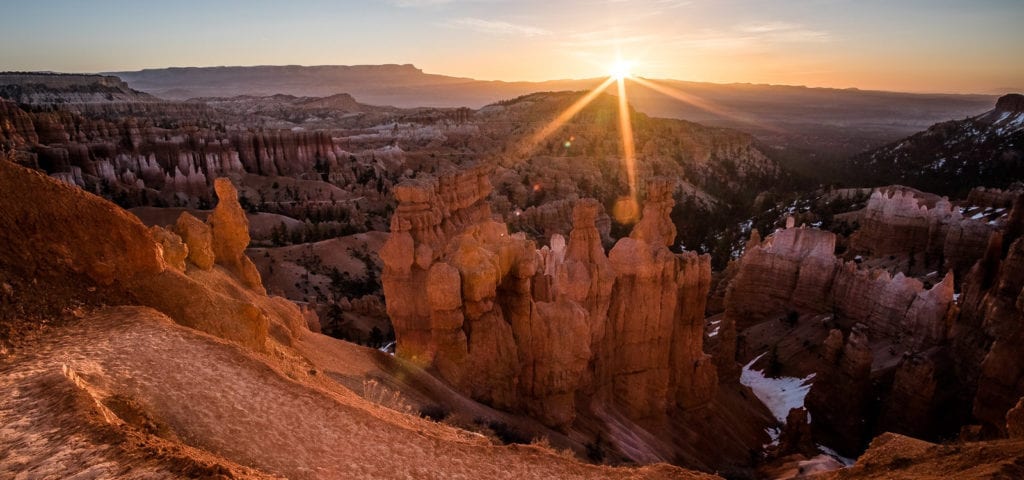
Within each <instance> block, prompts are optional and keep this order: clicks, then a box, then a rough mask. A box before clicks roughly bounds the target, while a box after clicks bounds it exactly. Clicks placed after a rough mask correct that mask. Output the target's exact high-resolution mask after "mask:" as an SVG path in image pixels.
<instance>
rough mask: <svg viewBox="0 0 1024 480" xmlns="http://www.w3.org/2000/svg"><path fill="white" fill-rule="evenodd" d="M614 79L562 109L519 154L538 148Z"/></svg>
mask: <svg viewBox="0 0 1024 480" xmlns="http://www.w3.org/2000/svg"><path fill="white" fill-rule="evenodd" d="M614 81H615V79H614V78H610V77H609V78H607V79H605V81H603V82H601V84H600V85H598V86H597V87H595V88H594V89H593V90H591V91H589V92H587V94H586V95H584V96H582V97H580V98H579V100H576V101H575V102H574V103H573V104H572V105H570V106H569V108H566V109H565V110H563V111H562V113H559V114H558V116H557V117H555V118H554V120H551V122H549V123H548V124H547V125H545V126H544V127H543V128H541V129H540V130H538V131H537V132H536V133H534V134H533V135H530V136H529V137H528V138H527V139H526V141H525V142H524V143H523V145H522V147H521V151H520V153H519V155H520V156H523V155H528V154H530V153H531V152H533V150H534V149H535V148H537V145H540V143H541V142H543V141H544V140H545V139H546V138H548V137H550V136H551V134H552V133H555V131H556V130H558V129H559V128H561V127H562V125H565V123H566V122H568V121H569V120H570V119H572V117H574V116H575V115H576V114H577V113H580V110H583V108H584V107H586V106H587V105H589V104H590V102H592V101H594V99H595V98H597V96H598V95H600V94H601V93H602V92H604V90H605V89H606V88H608V86H610V85H611V84H612V82H614Z"/></svg>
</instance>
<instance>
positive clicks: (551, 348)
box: [380, 168, 717, 427]
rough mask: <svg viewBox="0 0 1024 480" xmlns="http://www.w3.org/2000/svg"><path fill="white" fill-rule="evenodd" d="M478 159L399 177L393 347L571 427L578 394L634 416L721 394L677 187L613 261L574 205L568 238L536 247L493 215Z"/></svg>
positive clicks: (494, 398) (458, 381) (706, 266)
mask: <svg viewBox="0 0 1024 480" xmlns="http://www.w3.org/2000/svg"><path fill="white" fill-rule="evenodd" d="M486 175H487V172H486V170H484V169H483V168H477V169H471V170H468V171H463V172H459V173H455V174H449V175H444V176H442V177H440V178H438V179H436V180H433V179H431V180H423V179H421V180H415V181H410V182H406V183H405V184H402V185H399V186H397V187H396V188H395V189H394V191H395V195H396V197H397V198H398V200H399V206H398V209H397V210H396V212H395V215H394V216H393V217H392V223H391V229H392V235H391V237H390V239H389V240H388V243H387V244H385V246H384V247H383V248H382V249H381V252H380V255H381V259H382V260H383V261H384V265H385V268H384V274H383V283H384V293H385V297H386V299H387V309H388V314H389V316H390V317H391V320H392V323H393V324H394V328H395V335H396V338H397V340H398V349H397V354H398V355H400V356H402V357H405V358H407V359H410V360H413V361H415V362H418V363H420V364H422V365H424V366H427V367H430V368H433V369H434V370H436V371H437V372H438V374H439V375H440V376H441V377H442V378H443V379H445V380H446V381H448V382H449V383H451V384H452V385H453V386H455V387H456V388H457V389H459V390H460V391H463V392H465V393H467V394H469V395H470V396H472V397H473V398H475V399H478V400H481V401H484V402H486V403H489V404H491V405H494V406H496V407H499V408H507V409H513V410H520V411H525V412H527V413H528V414H530V415H531V416H533V417H535V418H537V419H539V420H541V421H542V422H544V423H545V424H548V425H551V426H554V427H565V426H567V425H568V424H570V423H571V422H572V421H573V419H574V418H575V416H576V413H577V412H576V408H577V407H576V405H577V403H578V402H577V396H578V394H581V393H585V394H587V395H588V398H590V399H591V401H592V402H597V403H599V404H601V405H602V406H603V407H602V408H607V407H611V408H615V409H617V410H618V411H620V412H622V413H623V414H625V415H626V416H627V417H629V418H632V419H648V418H656V417H662V416H664V415H665V414H666V413H667V412H668V410H669V409H670V408H674V407H681V408H690V407H695V406H699V405H703V404H705V403H707V402H708V401H709V399H710V398H711V397H712V396H713V395H714V393H715V391H716V385H717V378H716V375H715V370H714V367H713V365H712V364H711V362H710V359H709V357H708V356H707V355H705V354H704V353H703V351H701V339H702V334H703V324H702V321H701V320H702V318H703V312H704V304H705V301H706V297H707V292H708V289H709V286H710V275H711V269H710V263H709V260H708V258H707V257H706V256H698V255H696V254H693V253H690V254H685V255H677V254H673V253H671V252H670V251H669V250H668V247H667V246H668V245H669V244H671V242H672V240H673V239H674V238H675V231H674V228H673V227H672V223H671V221H670V219H669V217H668V214H669V212H670V211H671V208H672V204H673V202H672V196H671V194H672V192H671V185H670V184H669V183H664V182H655V183H652V184H651V185H650V186H649V189H648V199H647V204H646V206H645V209H644V214H643V218H642V219H641V221H640V222H639V223H638V224H637V226H636V228H635V229H634V232H633V234H632V235H631V236H630V238H625V239H622V240H621V241H620V242H619V243H618V244H617V245H616V246H615V248H613V249H612V251H611V253H610V255H609V256H605V253H604V250H603V249H602V247H601V234H600V232H599V230H598V227H597V224H596V220H597V218H598V215H599V213H600V205H599V204H598V203H597V202H596V201H593V200H580V201H578V202H576V205H575V208H574V209H573V214H572V218H573V228H572V231H571V232H570V234H569V239H568V241H566V240H565V239H564V237H562V236H560V235H555V236H553V237H552V238H551V242H550V243H551V244H550V246H545V247H543V248H541V249H539V250H538V249H537V247H536V245H535V243H534V242H533V241H531V240H527V239H526V237H525V236H524V235H522V234H509V232H508V229H507V227H506V226H505V225H504V224H502V223H498V222H495V221H493V220H491V219H490V209H489V207H488V205H487V203H486V201H485V198H486V196H487V195H488V194H489V193H490V183H489V182H488V180H487V177H486Z"/></svg>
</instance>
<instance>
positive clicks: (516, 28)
mask: <svg viewBox="0 0 1024 480" xmlns="http://www.w3.org/2000/svg"><path fill="white" fill-rule="evenodd" d="M448 26H450V27H455V28H462V29H466V30H472V31H474V32H479V33H486V34H489V35H517V36H522V37H539V36H543V35H550V34H551V32H550V31H548V30H545V29H543V28H540V27H535V26H532V25H521V24H517V23H509V22H503V21H500V20H486V19H483V18H474V17H462V18H456V19H453V20H451V21H449V22H448Z"/></svg>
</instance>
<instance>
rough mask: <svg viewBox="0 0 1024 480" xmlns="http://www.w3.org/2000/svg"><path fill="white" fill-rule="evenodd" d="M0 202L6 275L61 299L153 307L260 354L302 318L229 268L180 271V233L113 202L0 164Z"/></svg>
mask: <svg viewBox="0 0 1024 480" xmlns="http://www.w3.org/2000/svg"><path fill="white" fill-rule="evenodd" d="M225 192H226V191H225ZM0 204H2V205H4V208H3V209H0V244H2V245H3V248H2V249H0V267H2V270H3V271H4V272H5V273H6V275H7V278H8V279H9V280H12V279H13V281H16V282H22V283H24V284H26V285H28V284H34V283H35V280H37V279H38V280H40V283H41V284H58V285H68V284H70V285H71V287H70V288H71V290H73V291H71V292H68V291H65V290H59V291H56V292H54V293H52V295H55V296H56V295H61V296H66V295H82V296H85V295H93V296H98V297H99V298H100V299H101V301H102V303H106V304H113V305H123V304H131V305H139V304H141V305H145V306H149V307H152V308H155V309H156V310H159V311H161V312H163V313H164V314H166V315H167V316H169V317H171V318H173V319H174V320H175V321H176V322H178V323H180V324H182V325H185V326H188V327H192V328H196V329H198V330H202V331H205V332H208V333H211V334H213V335H217V336H219V337H222V338H225V339H228V340H232V341H235V342H238V343H241V344H243V345H246V346H247V347H249V348H252V349H256V350H262V349H264V348H265V343H266V341H267V337H268V334H269V332H270V330H271V327H272V326H278V328H281V329H283V330H284V331H287V332H294V331H295V329H296V328H297V326H301V325H302V324H303V323H304V320H303V317H302V313H301V311H300V310H299V309H298V307H296V306H295V305H294V304H291V303H290V302H287V301H284V300H282V299H274V298H268V297H267V296H265V295H263V294H262V293H259V292H251V291H250V292H246V291H245V289H243V288H241V287H240V286H239V285H240V282H239V280H240V279H237V278H235V277H234V275H232V274H230V273H227V272H226V271H225V270H220V269H213V270H211V271H205V270H201V269H186V270H185V271H182V270H181V269H179V267H182V265H181V263H182V261H183V259H184V258H185V255H184V254H183V253H184V251H185V245H182V244H181V241H180V240H178V239H177V238H176V237H177V236H176V235H174V234H172V233H170V232H167V231H165V230H162V229H161V230H160V231H151V230H150V229H148V228H146V227H145V225H143V224H142V222H140V221H139V219H138V218H136V217H135V216H133V215H131V214H129V213H127V212H125V211H124V210H122V209H120V208H118V207H117V206H116V205H114V204H112V203H110V202H108V201H106V200H103V199H101V198H99V197H96V196H94V195H92V194H89V193H86V192H84V191H82V190H81V189H78V188H74V187H70V186H68V185H65V184H63V183H60V182H58V181H55V180H53V179H50V178H48V177H46V176H44V175H41V174H40V173H39V172H36V171H32V170H28V169H25V168H23V167H19V166H17V165H14V164H12V163H9V162H6V161H0ZM55 225H57V226H60V228H54V226H55ZM244 227H245V224H244V223H242V224H236V225H235V228H240V229H243V230H244ZM154 233H155V234H154ZM185 243H186V244H188V241H187V240H186V242H185ZM189 246H191V245H189ZM189 251H191V249H189ZM169 260H170V262H169ZM69 279H72V280H69ZM47 282H49V283H47ZM79 290H80V291H79ZM33 294H34V295H40V296H42V297H43V298H47V297H46V295H48V293H47V292H33ZM26 295H27V293H26ZM47 301H50V299H49V298H48V299H47ZM288 335H291V334H286V335H284V337H288Z"/></svg>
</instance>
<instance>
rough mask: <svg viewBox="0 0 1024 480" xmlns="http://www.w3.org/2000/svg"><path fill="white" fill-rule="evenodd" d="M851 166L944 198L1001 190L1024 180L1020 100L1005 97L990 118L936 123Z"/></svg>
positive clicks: (861, 157) (1023, 107)
mask: <svg viewBox="0 0 1024 480" xmlns="http://www.w3.org/2000/svg"><path fill="white" fill-rule="evenodd" d="M853 163H854V166H855V168H859V169H860V170H862V171H864V172H869V173H866V174H867V175H870V176H873V177H875V178H876V179H879V180H881V181H885V182H898V183H903V184H906V185H911V186H914V187H916V188H921V189H925V190H928V191H933V192H936V193H940V194H946V195H952V194H959V193H964V192H965V191H966V190H970V189H971V188H972V187H975V186H981V185H984V186H990V187H1005V186H1007V185H1009V184H1010V183H1012V182H1014V181H1020V180H1022V179H1024V95H1021V94H1008V95H1004V96H1002V97H1000V98H999V100H998V101H997V102H996V105H995V108H993V109H992V110H989V111H988V112H985V113H983V114H981V115H977V116H974V117H970V118H967V119H964V120H953V121H947V122H942V123H938V124H936V125H933V126H931V127H929V128H928V129H927V130H925V131H923V132H920V133H917V134H915V135H913V136H910V137H908V138H905V139H903V140H899V141H897V142H893V143H891V144H889V145H886V146H884V147H881V148H879V149H876V150H873V151H871V152H866V153H864V154H862V155H859V156H857V157H855V158H854V159H853Z"/></svg>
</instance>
